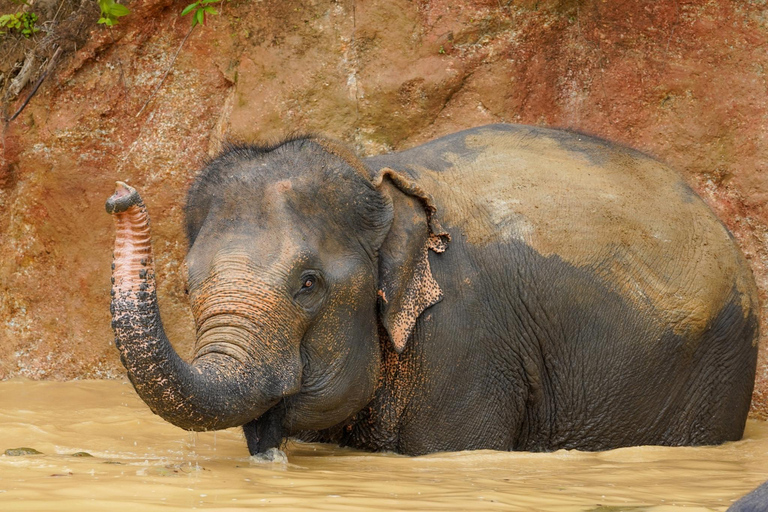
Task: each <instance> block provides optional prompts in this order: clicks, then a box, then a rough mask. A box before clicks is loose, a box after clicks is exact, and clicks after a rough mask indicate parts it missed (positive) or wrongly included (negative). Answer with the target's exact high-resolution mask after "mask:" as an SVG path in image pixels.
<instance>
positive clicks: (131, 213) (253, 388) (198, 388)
mask: <svg viewBox="0 0 768 512" xmlns="http://www.w3.org/2000/svg"><path fill="white" fill-rule="evenodd" d="M106 209H107V212H108V213H110V214H112V215H113V217H114V219H115V222H116V227H117V235H116V239H115V251H114V262H113V265H112V306H111V311H112V328H113V329H114V331H115V344H116V345H117V348H118V350H119V351H120V358H121V360H122V362H123V365H124V366H125V368H126V369H127V370H128V377H129V378H130V380H131V382H132V383H133V385H134V387H135V388H136V391H137V392H138V394H139V396H141V398H142V399H143V400H144V401H145V402H146V403H147V405H149V407H150V408H151V409H152V411H153V412H155V413H156V414H158V415H160V416H162V417H163V418H164V419H166V420H167V421H169V422H171V423H173V424H175V425H177V426H179V427H182V428H184V429H187V430H216V429H222V428H228V427H233V426H239V425H243V424H245V423H247V422H249V421H251V420H253V419H254V418H258V417H259V416H260V415H261V414H262V413H263V412H264V411H266V410H267V409H269V408H270V407H271V406H273V405H274V404H275V403H277V402H278V401H279V400H280V398H281V394H280V393H279V392H278V391H277V390H275V389H274V386H269V387H267V388H265V387H264V386H260V382H259V381H260V380H262V379H260V378H259V377H260V374H262V372H264V371H265V370H264V369H263V368H254V367H253V366H254V365H252V364H251V362H250V361H247V360H243V358H239V357H232V355H229V354H226V353H222V352H211V353H207V354H205V355H204V356H202V357H200V356H199V357H198V358H197V359H196V360H195V361H194V363H193V364H188V363H186V362H185V361H183V360H182V359H181V358H180V357H179V356H178V354H176V352H175V351H174V349H173V347H172V346H171V344H170V343H169V341H168V339H167V337H166V335H165V332H164V330H163V325H162V322H161V320H160V312H159V309H158V303H157V294H156V286H155V270H154V265H153V256H152V247H151V243H150V229H149V216H148V214H147V210H146V207H145V206H144V203H143V201H142V200H141V197H140V196H139V194H138V193H137V192H136V190H135V189H133V188H132V187H129V186H128V185H126V184H124V183H121V182H118V184H117V190H116V192H115V194H114V195H113V196H112V197H110V198H109V199H108V200H107V204H106ZM250 335H252V333H250ZM270 388H271V389H270Z"/></svg>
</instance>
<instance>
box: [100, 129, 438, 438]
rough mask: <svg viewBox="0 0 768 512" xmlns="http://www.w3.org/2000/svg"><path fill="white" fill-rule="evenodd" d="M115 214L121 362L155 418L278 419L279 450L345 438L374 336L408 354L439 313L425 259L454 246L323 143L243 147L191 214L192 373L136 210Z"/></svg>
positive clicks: (382, 177) (393, 185) (206, 184)
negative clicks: (424, 318) (165, 322)
mask: <svg viewBox="0 0 768 512" xmlns="http://www.w3.org/2000/svg"><path fill="white" fill-rule="evenodd" d="M107 210H108V211H109V212H110V213H113V214H114V215H115V218H116V221H117V239H116V244H115V263H114V269H113V282H114V286H113V292H112V294H113V300H112V311H113V327H114V329H115V334H116V344H117V346H118V348H119V349H120V352H121V358H122V360H123V363H124V364H125V366H126V368H127V370H128V374H129V377H130V378H131V381H132V382H133V383H134V386H135V387H136V390H137V391H138V393H139V394H140V396H141V397H142V398H143V399H144V401H145V402H147V404H148V405H149V406H150V407H151V408H152V410H153V411H154V412H156V413H157V414H159V415H161V416H162V417H164V418H165V419H167V420H168V421H170V422H172V423H174V424H176V425H178V426H180V427H183V428H186V429H190V430H213V429H220V428H227V427H231V426H236V425H243V424H245V423H248V422H250V421H251V420H254V419H258V418H259V417H262V416H263V415H264V413H265V412H266V411H268V410H275V409H276V408H277V407H278V406H279V408H280V410H281V411H282V413H281V420H280V434H281V435H288V434H291V433H293V432H296V431H299V430H308V429H311V430H316V429H323V428H327V427H330V426H333V425H336V424H338V423H339V422H342V421H343V420H345V419H347V418H348V417H350V416H351V415H353V414H355V413H356V412H357V411H359V410H360V409H361V408H362V407H363V406H365V405H366V404H367V403H368V402H369V401H370V400H371V398H372V396H373V393H374V391H375V388H376V386H377V383H378V380H379V373H380V358H381V346H380V334H379V333H380V332H382V331H386V332H387V333H388V337H389V341H386V342H388V343H389V342H391V343H392V344H393V346H394V348H395V350H397V351H398V352H401V351H402V350H403V349H404V348H405V345H406V342H407V340H408V337H409V335H410V333H411V331H412V329H413V327H414V325H415V323H416V319H417V318H418V316H419V315H420V314H421V313H422V312H423V311H424V309H426V308H427V307H429V306H430V305H432V304H434V303H436V302H437V301H439V300H440V298H441V292H440V288H439V286H438V285H437V283H436V282H435V281H434V279H433V278H432V275H431V272H430V268H429V262H428V259H427V254H428V251H429V250H430V249H431V250H434V251H437V252H442V251H443V250H444V249H445V247H446V244H447V241H448V235H447V234H446V233H444V232H443V231H442V230H441V229H440V227H439V226H438V225H437V222H436V221H435V220H434V219H433V218H432V214H433V213H434V205H433V203H432V201H431V198H430V197H429V196H428V195H427V194H426V193H425V192H424V191H423V190H421V188H420V187H419V186H417V185H416V184H414V183H413V182H412V181H410V179H409V178H408V177H406V176H405V175H403V174H399V173H397V172H394V171H392V170H389V169H382V170H379V171H377V172H375V173H371V171H370V170H369V169H367V168H366V167H365V166H364V165H363V164H362V163H361V162H360V161H359V160H358V159H357V158H356V157H355V156H354V155H352V154H351V153H349V152H347V151H346V150H345V149H344V148H342V147H340V146H338V145H337V144H335V143H333V142H330V141H326V140H323V139H294V140H290V141H287V142H285V143H282V144H280V145H278V146H275V147H270V148H255V147H234V148H231V149H229V150H228V151H226V152H225V153H224V154H223V155H222V156H220V157H219V158H217V159H215V160H213V161H212V162H211V163H210V164H209V165H208V166H207V167H206V168H205V169H204V170H203V171H202V173H201V175H200V176H199V178H198V179H197V180H196V182H195V183H194V185H193V186H192V188H191V190H190V193H189V196H188V200H187V224H186V230H187V236H188V240H189V252H188V254H187V257H186V267H187V274H188V283H187V284H188V292H189V299H190V303H191V307H192V311H193V314H194V318H195V323H196V327H197V341H196V345H195V354H194V358H193V361H192V362H191V364H187V363H185V362H184V361H182V360H181V359H180V358H179V357H178V356H177V355H176V353H175V352H174V351H173V349H172V348H171V346H170V344H169V343H168V341H167V339H166V338H165V335H164V334H163V329H162V323H161V322H160V319H159V314H158V309H157V301H156V296H155V285H154V269H153V267H152V254H151V247H150V245H149V230H148V218H147V216H146V209H145V208H144V205H143V203H142V202H141V199H140V198H139V196H138V194H137V193H136V191H135V190H133V189H132V188H130V187H128V186H126V185H123V184H120V185H119V186H118V190H117V192H116V193H115V195H114V196H112V197H111V198H110V199H109V201H107ZM380 326H381V327H383V329H380Z"/></svg>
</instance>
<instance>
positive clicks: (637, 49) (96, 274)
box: [0, 0, 768, 418]
mask: <svg viewBox="0 0 768 512" xmlns="http://www.w3.org/2000/svg"><path fill="white" fill-rule="evenodd" d="M129 5H130V7H131V9H132V11H133V12H132V14H131V15H129V16H126V17H124V18H121V20H120V23H119V24H118V25H117V26H116V27H115V28H113V29H112V30H109V31H108V30H107V29H104V28H103V27H98V28H97V27H95V28H94V30H93V32H92V33H91V36H90V39H89V40H88V42H87V44H86V45H85V46H84V47H79V48H78V49H77V51H74V50H72V51H69V52H68V53H67V54H66V56H65V57H64V58H63V59H62V61H61V62H60V63H59V66H58V68H57V72H56V73H55V74H54V75H53V76H52V77H50V78H49V79H48V80H47V82H46V84H45V85H44V86H43V88H42V89H41V90H40V92H39V93H38V94H37V95H36V96H35V97H34V98H33V100H32V102H31V103H30V105H29V106H28V107H27V109H26V110H25V111H24V112H23V113H22V114H21V115H20V116H19V118H18V119H17V120H15V121H14V122H13V123H11V124H10V125H9V126H8V127H7V128H6V130H5V132H4V135H3V138H2V140H3V153H2V160H0V326H2V329H0V378H8V377H12V376H17V375H22V376H28V377H32V378H73V377H117V376H119V375H121V374H122V369H121V366H120V362H119V361H118V359H117V353H116V351H115V350H114V348H113V346H112V332H111V330H110V319H109V273H110V268H109V265H110V256H111V255H110V248H111V246H112V237H113V231H112V225H111V220H110V219H109V217H108V216H107V215H105V214H104V213H103V200H104V197H105V195H108V194H109V193H110V192H111V190H112V188H113V185H114V181H115V180H116V179H122V180H125V181H127V182H128V183H131V184H132V185H134V186H136V187H139V188H141V189H142V190H143V191H144V195H145V200H146V202H147V205H148V207H149V208H150V210H151V211H152V215H153V220H154V222H153V228H154V237H155V239H154V244H155V249H156V254H157V262H156V265H157V268H158V275H159V282H158V291H159V294H160V295H161V299H160V300H161V308H162V314H163V315H164V319H165V323H166V326H167V330H168V331H169V333H168V334H169V337H170V338H171V339H172V340H181V339H186V340H192V339H194V335H193V332H192V331H193V325H192V320H191V316H190V314H189V313H188V308H187V305H186V298H185V296H184V293H183V285H182V279H181V267H180V264H181V258H182V256H183V254H184V251H185V247H184V246H185V242H184V239H183V234H182V211H181V205H182V203H183V198H184V194H185V192H186V189H187V186H188V184H189V182H190V181H191V179H192V176H193V174H194V172H195V169H197V168H198V167H199V166H200V165H201V163H202V162H203V161H204V160H205V158H207V157H208V156H209V155H211V154H214V153H215V152H216V151H217V150H218V149H219V148H220V146H221V143H222V141H223V140H224V139H226V138H229V139H237V140H245V141H274V140H275V139H278V138H280V137H282V136H284V135H287V134H291V133H296V132H317V133H323V134H326V135H330V136H333V137H336V138H339V139H341V140H344V141H346V142H347V143H349V144H350V145H351V146H353V147H355V148H356V149H357V150H358V151H359V152H360V153H361V154H363V155H371V154H376V153H380V152H384V151H389V150H393V149H403V148H407V147H411V146H414V145H416V144H419V143H421V142H425V141H427V140H429V139H432V138H434V137H437V136H440V135H444V134H447V133H450V132H453V131H456V130H459V129H463V128H468V127H471V126H477V125H481V124H485V123H489V122H514V123H526V124H541V125H547V126H553V127H565V128H572V129H576V130H581V131H585V132H588V133H591V134H595V135H599V136H602V137H605V138H607V139H610V140H614V141H617V142H621V143H624V144H627V145H630V146H633V147H635V148H637V149H640V150H642V151H646V152H648V153H650V154H652V155H654V156H656V157H659V158H661V159H662V160H664V161H666V162H667V163H669V164H671V165H672V166H673V167H675V168H677V169H679V170H680V171H681V172H683V174H684V175H685V177H686V179H687V181H688V183H690V184H691V185H692V186H693V187H694V188H695V189H696V190H697V191H698V192H699V193H700V194H701V195H702V197H703V198H704V199H705V200H706V201H707V202H708V203H709V204H710V205H711V206H712V208H713V209H714V210H715V211H716V212H717V213H718V214H719V216H720V217H721V218H722V219H723V221H724V222H725V223H726V225H727V226H728V227H729V228H730V229H731V231H732V232H733V234H734V236H735V237H736V239H737V240H738V242H739V244H740V245H741V247H742V249H743V250H744V252H745V254H746V255H747V257H748V259H749V261H750V263H751V265H752V268H753V271H754V273H755V276H756V278H757V281H758V285H759V287H760V289H761V297H762V298H763V300H764V301H765V298H766V295H765V294H766V290H768V268H767V267H766V264H767V263H768V249H767V248H766V247H768V246H766V243H765V242H766V238H768V236H767V235H766V233H767V232H768V230H767V226H768V210H766V206H765V203H766V199H768V174H767V173H766V172H765V171H766V169H764V167H765V165H766V164H765V162H768V143H767V142H768V140H767V139H768V131H767V130H766V128H765V126H766V123H765V118H766V115H768V97H767V96H766V95H765V90H766V76H765V72H766V69H768V56H766V55H765V52H764V51H761V50H760V48H761V47H762V45H764V44H765V43H766V42H768V19H766V17H765V9H764V5H762V4H761V2H751V3H744V2H727V1H718V2H710V3H707V4H706V5H700V3H699V2H657V3H652V4H649V3H640V2H636V3H632V2H630V3H629V4H627V3H622V4H621V5H618V4H616V3H615V2H614V3H611V2H601V1H598V0H587V1H579V2H576V1H573V2H571V1H565V0H559V1H557V0H549V1H543V2H533V1H527V0H521V1H516V2H511V3H506V2H497V1H495V0H493V1H490V0H476V1H463V2H455V1H451V2H449V1H447V0H436V1H431V2H423V1H419V2H411V1H405V0H394V1H386V2H385V1H380V0H376V1H372V2H361V3H358V2H353V1H351V0H340V1H330V0H327V1H321V0H316V1H309V2H301V3H298V2H280V1H277V0H264V1H261V2H247V1H231V2H226V3H224V4H223V5H222V8H221V10H222V12H221V14H220V15H219V16H217V17H213V18H210V19H209V20H208V24H207V25H206V26H203V27H198V28H196V29H195V30H194V32H193V33H192V34H191V36H190V37H189V39H188V40H187V42H186V43H185V46H184V48H183V49H182V50H181V52H180V53H179V57H178V60H177V61H176V63H175V65H174V67H173V70H172V71H171V73H170V74H169V76H168V78H167V79H166V81H165V83H164V85H163V87H162V89H161V90H160V91H159V93H158V94H157V95H156V96H155V97H154V98H153V99H152V100H151V101H150V103H149V105H148V106H147V108H146V109H145V110H144V111H143V112H142V113H141V115H139V116H138V117H137V116H136V113H137V112H138V111H139V110H140V109H141V107H142V105H143V104H144V102H145V101H146V99H147V98H148V97H149V95H150V93H151V91H152V90H153V89H154V87H155V85H156V84H157V82H158V81H159V80H160V78H161V77H162V75H163V73H164V72H165V69H166V67H167V65H168V64H169V62H170V60H171V58H172V56H173V54H174V53H175V52H176V50H177V48H178V45H179V44H180V43H181V41H182V39H183V38H184V36H185V35H186V33H187V30H188V27H189V20H188V19H187V18H179V16H178V13H179V11H180V10H181V8H183V5H180V4H176V3H172V2H169V1H167V0H136V1H133V2H130V3H129ZM25 95H26V92H25V91H22V93H21V97H22V98H23V97H24V96H25ZM19 101H20V100H17V103H16V104H14V105H12V108H11V109H10V110H15V107H17V106H18V102H19ZM763 317H764V318H763V332H764V333H766V334H768V325H766V324H765V322H766V318H767V316H766V315H763ZM764 337H765V335H764ZM763 347H764V348H763V349H762V355H761V360H760V366H759V368H758V384H757V387H756V390H755V395H754V400H753V413H754V415H755V416H757V417H762V418H765V417H766V416H767V415H768V357H767V354H768V348H766V347H768V346H767V345H766V344H765V343H763ZM178 348H179V351H180V353H181V354H185V353H189V352H190V351H191V347H184V346H181V347H178Z"/></svg>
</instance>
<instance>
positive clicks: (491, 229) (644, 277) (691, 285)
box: [418, 131, 756, 331]
mask: <svg viewBox="0 0 768 512" xmlns="http://www.w3.org/2000/svg"><path fill="white" fill-rule="evenodd" d="M553 133H557V132H553ZM464 142H465V148H463V150H462V151H461V153H455V154H450V153H449V154H447V155H443V159H444V160H445V161H447V162H448V163H449V165H448V166H447V167H446V168H445V169H442V170H441V171H434V170H430V169H424V168H422V169H420V170H418V171H419V173H420V174H422V175H423V177H424V179H427V180H430V181H432V183H431V184H430V185H429V186H430V188H431V189H432V190H435V196H436V197H444V198H445V200H443V201H438V202H439V203H443V204H442V205H440V206H442V208H441V211H439V213H438V215H439V216H440V218H441V220H442V221H443V222H444V223H445V224H446V225H452V226H455V227H457V228H459V229H460V230H461V231H462V232H463V234H464V236H465V237H466V240H467V241H468V242H470V243H472V244H475V245H480V246H482V245H487V244H499V243H503V242H504V241H511V240H519V241H523V242H525V243H526V244H527V245H529V246H530V247H532V248H534V249H535V250H536V251H537V252H538V253H540V254H541V255H543V256H557V257H559V258H561V259H563V260H564V261H566V262H568V263H569V264H571V265H573V266H577V267H588V268H591V269H593V271H594V272H595V273H596V274H598V275H599V276H600V277H601V278H604V279H605V280H607V281H609V282H611V283H612V284H613V285H614V286H616V287H618V288H619V289H620V290H622V292H623V293H624V294H625V295H626V296H628V297H630V298H632V299H633V300H634V301H635V302H636V303H638V304H648V303H649V302H650V303H651V304H653V307H654V309H656V310H658V311H662V312H663V315H664V316H665V317H666V318H667V319H668V320H669V321H670V323H671V324H672V325H674V326H676V327H677V328H678V330H682V331H690V330H693V331H697V330H699V331H700V330H703V329H705V328H706V326H707V324H708V322H709V320H710V319H711V318H713V317H714V315H716V314H717V313H718V312H719V310H720V308H721V307H722V305H723V304H724V303H725V301H727V300H728V298H729V295H730V294H731V292H732V290H733V288H734V286H735V287H736V288H737V290H738V291H739V292H741V294H742V299H741V300H742V307H743V309H744V311H745V314H747V313H748V312H749V311H753V310H754V308H755V307H756V304H754V303H752V301H754V297H755V292H754V283H753V280H752V279H751V276H750V274H749V270H748V267H747V264H746V262H745V261H744V259H743V256H742V255H741V253H740V252H739V251H738V249H737V248H736V246H735V244H734V243H733V241H732V239H731V238H730V235H729V233H728V231H727V230H726V228H725V227H724V226H723V225H722V224H721V223H720V222H719V220H717V218H716V217H715V216H714V214H713V213H712V212H711V211H710V210H709V208H708V207H707V206H706V205H705V204H704V203H703V202H702V201H701V199H700V198H699V197H698V196H697V195H696V194H695V193H694V192H693V191H692V190H691V189H690V188H689V187H688V186H687V185H686V184H685V183H684V182H683V181H682V180H681V178H680V177H679V175H678V174H677V173H675V172H674V171H672V170H671V169H669V168H667V167H665V166H664V165H662V164H660V163H659V162H657V161H655V160H653V159H651V158H648V157H646V156H644V155H642V154H640V153H637V152H634V151H632V150H628V149H625V148H621V147H613V146H610V145H608V144H606V143H602V142H600V141H595V140H594V139H591V138H589V137H580V136H578V135H575V134H567V135H560V134H558V135H557V136H554V135H553V136H547V135H538V136H536V137H531V138H526V139H525V140H524V141H522V142H524V143H521V138H520V136H519V134H516V133H509V132H501V133H500V132H492V131H491V132H483V131H480V132H476V133H475V134H472V135H469V136H467V137H466V139H465V141H464ZM438 189H439V192H438V191H437V190H438ZM734 280H735V282H734Z"/></svg>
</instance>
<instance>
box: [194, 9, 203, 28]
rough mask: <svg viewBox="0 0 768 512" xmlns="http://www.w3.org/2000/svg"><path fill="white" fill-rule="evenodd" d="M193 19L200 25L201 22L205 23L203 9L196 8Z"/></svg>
mask: <svg viewBox="0 0 768 512" xmlns="http://www.w3.org/2000/svg"><path fill="white" fill-rule="evenodd" d="M195 21H196V22H197V23H199V24H200V25H202V24H203V23H205V11H203V10H202V9H200V10H198V11H197V12H196V13H195ZM193 26H194V25H193Z"/></svg>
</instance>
